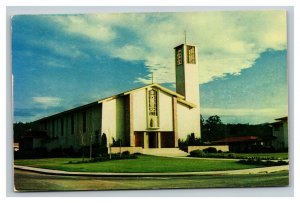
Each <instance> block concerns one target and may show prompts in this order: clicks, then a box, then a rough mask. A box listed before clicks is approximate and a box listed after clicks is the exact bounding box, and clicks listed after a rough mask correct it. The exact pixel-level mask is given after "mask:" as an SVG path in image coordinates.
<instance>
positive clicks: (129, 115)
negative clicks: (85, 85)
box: [32, 44, 201, 150]
mask: <svg viewBox="0 0 300 203" xmlns="http://www.w3.org/2000/svg"><path fill="white" fill-rule="evenodd" d="M175 58H176V59H175V68H176V92H174V91H171V90H169V89H167V88H164V87H162V86H160V85H159V84H150V85H146V86H144V87H141V88H137V89H133V90H129V91H126V92H123V93H121V94H118V95H114V96H111V97H108V98H105V99H101V100H98V101H95V102H93V103H90V104H87V105H84V106H80V107H77V108H74V109H71V110H68V111H64V112H61V113H58V114H55V115H52V116H49V117H45V118H42V119H40V120H37V121H35V124H36V125H37V126H38V129H37V130H38V131H43V132H45V133H46V135H47V136H46V137H47V138H46V140H45V141H40V142H39V144H38V145H39V146H33V147H46V148H47V149H48V150H51V149H54V148H58V147H60V148H70V147H72V148H73V149H74V150H78V149H80V147H82V146H83V145H89V143H90V140H91V139H92V140H95V139H96V136H98V135H102V134H106V136H107V138H108V144H110V143H112V139H114V140H121V141H122V144H123V145H124V146H127V147H142V148H177V147H178V139H179V138H181V139H186V137H187V135H190V134H191V133H194V134H195V136H196V137H201V134H200V106H199V82H198V75H199V74H198V57H197V47H196V46H191V45H186V44H182V45H180V46H177V47H175ZM32 143H37V142H34V141H33V142H32Z"/></svg>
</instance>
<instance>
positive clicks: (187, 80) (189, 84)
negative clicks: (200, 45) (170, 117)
mask: <svg viewBox="0 0 300 203" xmlns="http://www.w3.org/2000/svg"><path fill="white" fill-rule="evenodd" d="M174 49H175V72H176V92H177V93H179V94H181V95H182V96H184V97H185V98H184V99H185V100H186V101H188V102H191V103H193V104H195V105H196V106H195V107H194V108H190V109H186V110H185V115H188V116H187V117H186V118H185V121H184V122H185V125H184V128H185V129H184V131H182V132H181V134H183V135H184V134H185V135H191V134H192V133H194V135H195V137H198V138H201V127H200V100H199V98H200V96H199V95H200V93H199V80H198V77H199V74H198V54H197V47H196V46H194V45H189V44H181V45H179V46H177V47H175V48H174ZM179 113H180V112H179ZM182 115H183V114H182Z"/></svg>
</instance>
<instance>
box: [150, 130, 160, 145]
mask: <svg viewBox="0 0 300 203" xmlns="http://www.w3.org/2000/svg"><path fill="white" fill-rule="evenodd" d="M148 135H149V148H158V133H157V132H149V133H148Z"/></svg>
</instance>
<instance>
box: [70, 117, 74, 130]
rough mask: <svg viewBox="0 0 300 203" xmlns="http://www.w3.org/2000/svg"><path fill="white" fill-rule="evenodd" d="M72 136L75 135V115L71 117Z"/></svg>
mask: <svg viewBox="0 0 300 203" xmlns="http://www.w3.org/2000/svg"><path fill="white" fill-rule="evenodd" d="M71 134H72V135H73V134H74V115H73V114H72V115H71Z"/></svg>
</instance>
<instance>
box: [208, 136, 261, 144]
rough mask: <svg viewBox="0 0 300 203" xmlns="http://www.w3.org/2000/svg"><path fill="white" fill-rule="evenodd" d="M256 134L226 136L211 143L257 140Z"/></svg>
mask: <svg viewBox="0 0 300 203" xmlns="http://www.w3.org/2000/svg"><path fill="white" fill-rule="evenodd" d="M258 140H259V139H258V138H257V137H256V136H241V137H226V138H224V139H221V140H217V141H213V143H234V142H249V141H258Z"/></svg>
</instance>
